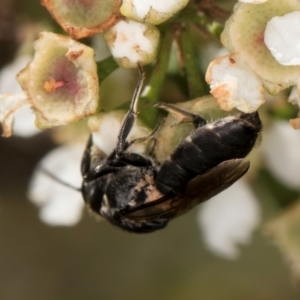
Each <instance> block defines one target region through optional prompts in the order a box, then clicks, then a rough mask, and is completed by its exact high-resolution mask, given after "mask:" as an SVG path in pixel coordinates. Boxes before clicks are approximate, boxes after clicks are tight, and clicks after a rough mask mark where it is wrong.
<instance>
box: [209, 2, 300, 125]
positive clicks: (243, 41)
mask: <svg viewBox="0 0 300 300" xmlns="http://www.w3.org/2000/svg"><path fill="white" fill-rule="evenodd" d="M241 2H247V3H239V4H236V6H235V8H234V12H233V14H232V16H231V17H230V18H229V19H228V21H227V22H226V25H225V28H224V31H223V33H222V36H221V41H222V43H223V45H224V46H225V47H226V48H227V50H228V51H229V52H230V53H229V54H228V55H226V56H224V57H220V58H217V59H216V60H214V61H212V62H211V64H210V66H209V68H208V70H207V74H206V80H207V82H208V83H209V84H210V87H211V93H212V94H213V95H214V96H215V97H216V99H217V101H218V103H219V105H220V107H221V108H222V109H224V110H231V109H232V108H237V109H239V110H241V111H243V112H253V111H255V110H257V109H258V108H259V107H260V106H261V105H262V104H263V103H264V101H265V100H264V91H266V92H268V93H270V94H272V95H276V94H278V93H279V92H280V91H282V90H283V89H285V88H288V87H290V86H297V88H298V91H299V90H300V88H299V79H298V78H299V75H300V64H299V51H297V49H298V47H299V46H297V45H298V44H299V33H298V32H299V26H298V25H297V24H299V22H300V13H299V9H300V3H299V1H295V0H287V1H280V0H272V1H241ZM250 2H251V3H250ZM262 2H264V3H262ZM253 3H254V4H253ZM255 3H257V4H255ZM295 45H296V46H295ZM298 93H299V92H298ZM291 124H292V126H293V127H294V128H298V127H299V120H298V119H297V120H293V121H292V122H291Z"/></svg>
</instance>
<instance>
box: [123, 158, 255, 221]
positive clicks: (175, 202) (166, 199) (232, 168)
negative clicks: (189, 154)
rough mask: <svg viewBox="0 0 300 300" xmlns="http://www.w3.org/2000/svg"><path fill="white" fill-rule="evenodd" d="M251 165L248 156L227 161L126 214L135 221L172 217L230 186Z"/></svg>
mask: <svg viewBox="0 0 300 300" xmlns="http://www.w3.org/2000/svg"><path fill="white" fill-rule="evenodd" d="M249 166H250V163H249V161H248V160H246V159H231V160H227V161H224V162H222V163H221V164H219V165H217V166H216V167H214V168H213V169H211V170H210V171H209V172H207V173H205V174H202V175H198V176H196V177H195V178H194V179H193V180H191V181H190V182H189V184H188V186H187V188H186V190H185V191H182V192H180V193H178V194H176V195H165V196H163V197H161V198H158V199H156V200H153V201H151V202H148V203H144V204H142V205H139V206H137V207H134V208H132V209H129V210H126V211H124V212H123V216H124V217H126V218H128V219H131V220H135V221H147V220H153V219H156V218H162V219H168V220H170V219H172V218H174V217H176V216H178V215H181V214H183V213H185V212H187V211H189V210H190V209H192V208H193V207H195V206H196V205H197V204H199V203H202V202H204V201H206V200H208V199H210V198H211V197H213V196H215V195H217V194H218V193H220V192H222V191H224V190H225V189H227V188H228V187H229V186H231V185H232V184H233V183H235V182H236V181H237V180H238V179H239V178H241V177H242V176H243V175H244V174H245V173H246V172H247V171H248V169H249Z"/></svg>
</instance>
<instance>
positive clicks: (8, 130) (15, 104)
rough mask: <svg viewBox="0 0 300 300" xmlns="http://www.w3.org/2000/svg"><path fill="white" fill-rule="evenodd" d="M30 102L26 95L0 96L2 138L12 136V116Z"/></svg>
mask: <svg viewBox="0 0 300 300" xmlns="http://www.w3.org/2000/svg"><path fill="white" fill-rule="evenodd" d="M29 105H30V102H29V99H28V95H27V94H26V93H19V94H6V95H0V122H1V123H2V128H3V134H2V136H5V137H9V136H11V134H12V130H13V122H14V114H15V113H16V111H17V110H19V109H21V108H22V107H24V106H29Z"/></svg>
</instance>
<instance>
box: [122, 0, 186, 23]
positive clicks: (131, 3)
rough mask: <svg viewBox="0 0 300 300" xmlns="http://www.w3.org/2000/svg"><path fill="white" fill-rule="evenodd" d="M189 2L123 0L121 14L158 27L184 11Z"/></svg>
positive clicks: (176, 0)
mask: <svg viewBox="0 0 300 300" xmlns="http://www.w3.org/2000/svg"><path fill="white" fill-rule="evenodd" d="M188 2H189V0H164V1H161V0H123V4H122V6H121V8H120V11H121V13H122V14H123V15H124V16H125V17H127V18H129V19H133V20H135V21H138V22H143V23H149V24H153V25H158V24H161V23H163V22H165V21H166V20H168V19H170V18H171V17H172V16H174V15H175V14H176V13H177V12H179V11H180V10H182V9H183V8H184V7H185V6H186V5H187V4H188Z"/></svg>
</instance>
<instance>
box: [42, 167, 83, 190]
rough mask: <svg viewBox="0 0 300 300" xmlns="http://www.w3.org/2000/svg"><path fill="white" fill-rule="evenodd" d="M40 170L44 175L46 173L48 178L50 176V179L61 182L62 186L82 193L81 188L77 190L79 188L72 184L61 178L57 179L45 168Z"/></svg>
mask: <svg viewBox="0 0 300 300" xmlns="http://www.w3.org/2000/svg"><path fill="white" fill-rule="evenodd" d="M40 170H41V171H42V172H43V173H45V174H46V175H47V176H49V177H50V178H52V179H53V180H55V181H56V182H59V183H61V184H62V185H64V186H66V187H69V188H70V189H72V190H75V191H78V192H81V188H77V187H75V186H73V185H72V184H70V183H68V182H65V181H63V180H61V179H60V178H58V177H56V176H55V175H54V174H52V173H51V172H49V171H48V170H46V169H43V168H41V169H40Z"/></svg>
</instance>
